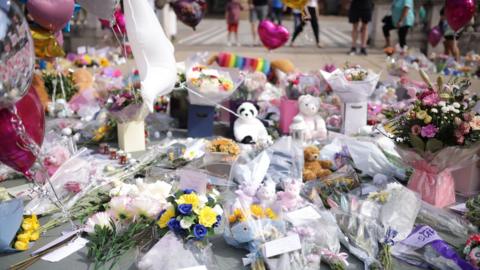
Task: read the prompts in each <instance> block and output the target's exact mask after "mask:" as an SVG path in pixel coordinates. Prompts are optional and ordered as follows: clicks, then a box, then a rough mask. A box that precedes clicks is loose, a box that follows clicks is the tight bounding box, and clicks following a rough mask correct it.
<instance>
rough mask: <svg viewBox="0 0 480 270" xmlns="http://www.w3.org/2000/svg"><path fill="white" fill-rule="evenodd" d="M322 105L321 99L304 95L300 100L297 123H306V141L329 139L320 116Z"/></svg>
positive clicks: (296, 117)
mask: <svg viewBox="0 0 480 270" xmlns="http://www.w3.org/2000/svg"><path fill="white" fill-rule="evenodd" d="M320 103H321V101H320V98H318V97H314V96H312V95H303V96H300V97H299V98H298V110H299V113H298V114H297V115H296V116H295V121H296V122H298V121H303V122H305V126H306V128H305V139H306V140H314V139H317V140H324V139H326V138H327V126H326V124H325V120H323V118H322V117H321V116H320V114H319V110H320Z"/></svg>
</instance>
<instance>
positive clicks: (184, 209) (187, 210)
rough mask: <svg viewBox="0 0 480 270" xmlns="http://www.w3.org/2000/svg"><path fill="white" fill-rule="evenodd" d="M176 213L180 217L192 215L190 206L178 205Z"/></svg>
mask: <svg viewBox="0 0 480 270" xmlns="http://www.w3.org/2000/svg"><path fill="white" fill-rule="evenodd" d="M178 212H180V214H182V215H190V213H192V205H191V204H180V205H179V206H178Z"/></svg>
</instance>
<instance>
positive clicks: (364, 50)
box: [360, 48, 368, 56]
mask: <svg viewBox="0 0 480 270" xmlns="http://www.w3.org/2000/svg"><path fill="white" fill-rule="evenodd" d="M360 55H365V56H366V55H368V54H367V49H365V48H361V49H360Z"/></svg>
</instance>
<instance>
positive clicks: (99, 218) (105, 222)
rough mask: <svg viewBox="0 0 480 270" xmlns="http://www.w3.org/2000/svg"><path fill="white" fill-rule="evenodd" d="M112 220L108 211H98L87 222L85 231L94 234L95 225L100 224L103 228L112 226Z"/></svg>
mask: <svg viewBox="0 0 480 270" xmlns="http://www.w3.org/2000/svg"><path fill="white" fill-rule="evenodd" d="M111 221H112V218H111V216H110V215H109V214H108V213H107V212H98V213H96V214H95V215H93V216H91V217H89V218H88V220H87V222H86V223H85V228H84V231H85V232H86V233H88V234H93V233H94V232H95V225H98V226H100V227H101V228H112V225H111V224H110V222H111Z"/></svg>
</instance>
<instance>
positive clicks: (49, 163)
mask: <svg viewBox="0 0 480 270" xmlns="http://www.w3.org/2000/svg"><path fill="white" fill-rule="evenodd" d="M69 158H70V152H69V151H68V149H66V148H65V147H63V146H58V145H57V146H55V147H53V148H52V149H51V150H50V151H49V152H48V154H47V157H46V158H45V159H44V161H43V164H44V165H45V167H46V168H47V172H48V174H49V175H50V176H52V175H53V174H54V173H55V172H56V171H57V170H58V168H59V167H60V166H61V165H62V164H63V163H65V161H67V160H68V159H69Z"/></svg>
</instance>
